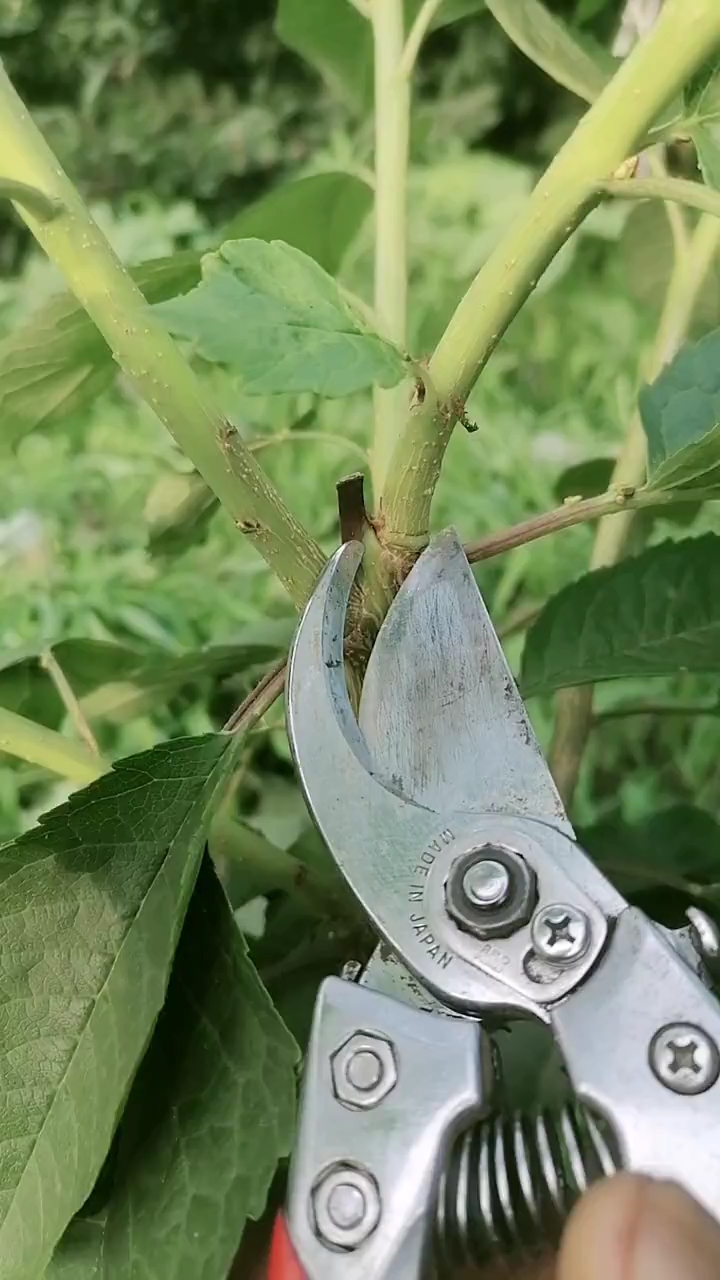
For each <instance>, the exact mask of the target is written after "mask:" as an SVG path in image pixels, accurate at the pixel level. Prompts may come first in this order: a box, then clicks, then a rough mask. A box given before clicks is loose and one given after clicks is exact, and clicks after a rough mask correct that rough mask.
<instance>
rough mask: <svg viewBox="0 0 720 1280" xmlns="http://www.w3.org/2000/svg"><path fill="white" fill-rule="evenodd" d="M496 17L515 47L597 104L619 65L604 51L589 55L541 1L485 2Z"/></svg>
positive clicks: (588, 51) (566, 84)
mask: <svg viewBox="0 0 720 1280" xmlns="http://www.w3.org/2000/svg"><path fill="white" fill-rule="evenodd" d="M486 3H487V7H488V9H489V10H490V12H491V13H492V15H493V17H494V18H495V19H496V20H497V21H498V22H499V23H500V26H501V27H502V28H503V31H505V32H506V34H507V35H508V36H509V37H510V39H511V40H512V41H513V43H514V44H516V45H517V46H518V48H519V49H522V51H523V53H524V54H526V55H527V57H528V58H530V60H531V61H532V62H535V63H537V65H538V66H539V67H542V69H543V71H546V72H547V74H548V75H549V76H552V78H553V80H556V81H557V82H558V84H561V85H563V86H564V87H565V88H566V89H570V91H571V92H572V93H576V94H577V95H578V97H580V98H584V99H585V101H586V102H594V101H595V99H596V98H597V97H598V95H599V94H600V93H602V90H603V89H604V88H605V85H606V84H607V82H608V80H609V79H610V77H611V76H612V74H613V72H614V70H615V68H616V66H617V63H616V62H615V59H614V58H612V57H611V56H610V55H609V54H607V53H605V52H604V51H603V50H602V49H600V48H597V49H595V48H594V49H593V50H592V52H590V50H589V48H588V47H587V45H586V43H585V42H584V41H582V42H581V41H580V40H579V39H578V38H577V37H576V36H575V35H573V33H572V32H571V31H570V30H569V29H568V27H566V26H565V25H564V24H563V23H562V22H561V21H560V19H559V18H557V17H556V16H555V15H554V14H552V13H550V11H549V10H548V9H546V8H545V5H543V4H540V0H486Z"/></svg>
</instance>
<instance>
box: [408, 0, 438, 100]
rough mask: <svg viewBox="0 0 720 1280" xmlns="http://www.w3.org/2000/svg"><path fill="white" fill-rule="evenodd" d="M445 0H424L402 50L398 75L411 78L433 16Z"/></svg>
mask: <svg viewBox="0 0 720 1280" xmlns="http://www.w3.org/2000/svg"><path fill="white" fill-rule="evenodd" d="M442 3H443V0H424V3H423V4H422V5H421V7H420V9H419V10H418V14H417V17H416V19H415V21H414V22H413V25H412V27H411V29H410V34H409V35H408V38H407V40H406V41H405V48H404V49H403V51H402V57H401V58H400V62H399V63H398V75H400V76H403V77H404V78H405V79H406V80H409V79H410V77H411V76H412V73H413V71H414V70H415V63H416V62H417V60H418V54H419V53H420V49H421V48H422V43H423V40H424V39H425V37H426V35H427V33H428V31H429V30H430V26H431V24H432V21H433V18H434V17H435V14H436V13H437V11H438V9H439V8H440V6H441V4H442Z"/></svg>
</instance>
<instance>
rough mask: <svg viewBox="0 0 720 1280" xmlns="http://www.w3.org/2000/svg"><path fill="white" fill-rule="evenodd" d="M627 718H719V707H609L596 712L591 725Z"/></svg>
mask: <svg viewBox="0 0 720 1280" xmlns="http://www.w3.org/2000/svg"><path fill="white" fill-rule="evenodd" d="M629 716H690V717H692V716H711V717H712V718H713V719H717V718H718V717H719V716H720V706H718V703H717V702H714V703H713V704H712V706H709V707H703V706H693V705H692V703H687V704H682V703H680V702H675V703H673V702H652V703H651V702H648V703H645V705H644V706H643V705H642V704H639V705H638V706H635V707H610V708H609V709H608V710H607V711H597V712H596V713H595V715H594V716H593V724H602V723H604V721H605V720H626V719H627V718H628V717H629Z"/></svg>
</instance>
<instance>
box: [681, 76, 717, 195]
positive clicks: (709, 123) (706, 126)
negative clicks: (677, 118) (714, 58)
mask: <svg viewBox="0 0 720 1280" xmlns="http://www.w3.org/2000/svg"><path fill="white" fill-rule="evenodd" d="M685 114H686V116H687V117H688V120H689V121H690V129H689V132H690V136H691V137H692V140H693V142H694V143H695V147H696V149H697V153H698V161H699V164H700V168H701V170H702V174H703V177H704V179H705V181H706V182H707V184H708V186H711V187H716V188H717V189H718V190H720V67H718V64H717V62H714V63H710V64H708V65H707V66H705V67H704V68H703V69H702V71H701V72H700V73H699V75H697V76H696V77H695V79H694V80H693V82H692V83H691V85H690V87H689V89H688V90H687V92H686V95H685Z"/></svg>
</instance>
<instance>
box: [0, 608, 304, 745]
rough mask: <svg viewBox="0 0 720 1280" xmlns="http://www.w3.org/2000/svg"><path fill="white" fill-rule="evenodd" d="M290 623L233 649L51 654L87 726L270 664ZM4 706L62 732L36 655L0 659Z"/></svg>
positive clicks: (272, 626) (94, 648)
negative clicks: (204, 683)
mask: <svg viewBox="0 0 720 1280" xmlns="http://www.w3.org/2000/svg"><path fill="white" fill-rule="evenodd" d="M294 625H295V624H294V622H293V619H292V618H291V617H290V616H289V615H288V617H287V618H278V619H268V620H267V621H265V622H262V623H257V624H253V625H250V626H248V627H245V628H244V629H243V630H242V631H241V632H240V634H239V635H238V636H237V638H236V640H235V641H234V642H233V643H232V644H225V645H208V647H207V648H205V649H199V650H195V651H194V652H190V653H186V654H182V655H181V656H179V657H171V656H169V655H168V654H167V653H165V652H162V651H160V650H156V649H145V650H143V651H141V650H139V649H131V648H129V647H126V646H124V645H118V644H112V643H108V642H107V641H103V640H61V641H60V643H59V644H56V645H54V646H53V647H52V653H53V655H54V657H55V659H56V661H57V662H58V664H59V666H60V668H61V670H62V671H63V673H64V674H65V676H66V677H67V679H68V681H69V683H70V687H71V688H72V690H73V692H74V693H75V695H76V696H77V698H78V699H79V701H80V705H81V707H82V709H83V711H84V712H85V714H86V715H87V716H88V717H89V719H90V720H93V719H95V718H103V719H110V720H114V721H122V720H127V719H129V718H131V717H132V716H136V715H140V714H144V713H145V712H147V711H149V710H151V709H152V707H154V706H157V705H158V704H162V703H166V702H167V700H168V698H170V697H171V696H172V695H173V694H175V693H177V692H178V690H180V689H183V688H186V687H190V686H192V685H195V684H197V683H198V682H199V681H200V680H203V679H206V678H208V677H210V676H218V675H229V674H231V673H236V672H239V671H242V670H245V669H247V668H248V667H252V666H256V665H259V664H263V663H268V662H272V661H273V659H275V658H277V657H279V656H280V654H281V653H282V652H283V651H284V650H285V649H286V648H287V646H288V644H289V642H290V639H291V637H292V630H293V626H294ZM0 706H4V707H7V708H8V709H9V710H11V711H16V712H18V714H21V715H25V716H27V717H29V718H30V719H33V720H37V721H39V722H40V723H41V724H45V725H48V726H49V727H50V728H57V726H58V725H59V724H60V722H61V720H62V718H63V714H64V712H63V706H62V703H61V701H60V698H59V696H58V694H57V691H56V689H55V686H54V684H53V683H52V681H51V680H50V678H49V676H48V674H47V672H46V671H45V669H44V668H43V667H42V666H41V664H40V660H39V656H38V654H37V653H29V652H27V651H25V650H23V651H22V652H20V653H19V654H8V653H6V654H5V655H2V656H0Z"/></svg>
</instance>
